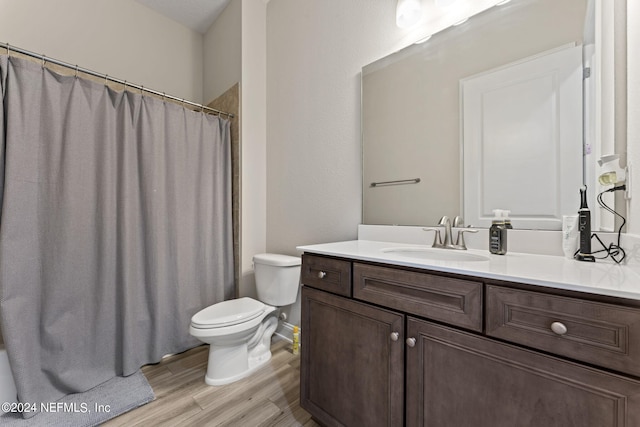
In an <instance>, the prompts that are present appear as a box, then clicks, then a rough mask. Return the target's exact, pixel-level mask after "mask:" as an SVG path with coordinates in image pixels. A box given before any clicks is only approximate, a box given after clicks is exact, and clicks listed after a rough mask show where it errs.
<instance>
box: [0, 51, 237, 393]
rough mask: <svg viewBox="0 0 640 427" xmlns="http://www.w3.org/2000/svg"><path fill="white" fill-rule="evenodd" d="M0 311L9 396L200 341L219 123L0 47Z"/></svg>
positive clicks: (68, 389)
mask: <svg viewBox="0 0 640 427" xmlns="http://www.w3.org/2000/svg"><path fill="white" fill-rule="evenodd" d="M0 89H1V94H2V100H1V101H2V102H1V103H0V117H2V120H0V138H1V139H0V317H1V322H2V323H1V325H2V333H3V335H4V340H5V343H6V348H7V353H8V356H9V361H10V364H11V367H12V370H13V374H14V377H15V380H16V387H17V390H18V394H19V399H20V401H22V402H30V403H33V402H36V403H37V402H45V403H46V402H52V401H55V400H57V399H59V398H60V397H62V396H63V395H65V394H69V393H75V392H82V391H86V390H88V389H90V388H92V387H94V386H96V385H98V384H100V383H102V382H104V381H107V380H109V379H110V378H113V377H114V376H119V375H124V376H126V375H130V374H132V373H134V372H136V371H137V370H138V369H139V368H140V366H142V365H144V364H147V363H152V362H157V361H159V360H160V358H161V357H162V356H163V355H165V354H168V353H177V352H180V351H183V350H186V349H188V348H191V347H193V346H195V345H197V344H198V343H199V342H198V341H197V340H195V339H193V338H191V337H190V335H189V332H188V331H189V322H190V318H191V316H192V315H193V314H194V313H195V312H197V311H198V310H200V309H201V308H203V307H205V306H207V305H210V304H213V303H216V302H218V301H222V300H225V299H229V298H232V297H233V294H234V289H233V286H234V285H233V250H232V234H231V233H232V228H231V173H230V171H231V164H230V161H231V160H230V140H229V138H230V135H229V134H230V132H229V122H228V121H227V120H223V119H220V118H218V117H216V116H212V115H207V114H203V113H200V112H193V111H190V110H186V109H184V108H183V107H182V106H180V105H175V104H171V103H164V102H163V101H162V100H158V99H154V98H150V97H148V96H142V95H141V94H140V93H131V92H124V93H123V92H117V91H114V90H112V89H109V88H107V87H106V86H105V85H103V84H100V83H95V82H91V81H88V80H85V79H82V78H77V77H74V76H61V75H58V74H56V73H54V72H52V71H50V70H48V69H46V68H43V67H42V66H41V65H40V64H37V63H33V62H31V61H27V60H23V59H18V58H15V57H12V58H8V57H7V56H0Z"/></svg>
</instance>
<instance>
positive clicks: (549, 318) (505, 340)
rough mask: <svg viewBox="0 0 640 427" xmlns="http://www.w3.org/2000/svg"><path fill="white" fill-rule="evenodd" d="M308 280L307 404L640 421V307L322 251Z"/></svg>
mask: <svg viewBox="0 0 640 427" xmlns="http://www.w3.org/2000/svg"><path fill="white" fill-rule="evenodd" d="M306 266H312V267H311V268H306ZM337 267H339V268H337ZM325 268H326V269H325ZM331 268H332V269H333V270H332V271H333V273H330V271H329V270H330V269H331ZM336 268H337V269H336ZM336 271H341V272H342V273H341V278H342V280H346V279H345V277H346V276H345V273H344V272H348V274H350V275H351V277H350V278H349V286H347V289H344V286H338V287H336V286H335V282H336V278H337V276H336ZM323 273H324V274H323ZM324 278H329V280H330V281H333V282H334V284H330V286H325V285H324V284H323V283H322V280H323V279H324ZM301 281H302V284H303V288H302V346H301V381H300V387H301V388H300V399H301V406H302V407H303V408H305V409H306V410H307V411H309V412H310V413H311V414H312V415H313V417H314V418H315V419H316V420H317V421H318V422H320V423H322V424H324V425H326V426H354V427H359V426H403V425H406V426H433V427H441V426H445V427H446V426H455V427H458V426H474V427H484V426H491V427H501V426H504V427H512V426H528V427H534V426H540V427H549V426H558V427H571V426H575V427H606V426H626V427H629V426H640V380H638V376H639V373H638V370H639V369H640V354H639V350H638V345H639V343H638V340H640V329H639V328H640V309H639V308H638V306H629V305H627V304H622V303H621V304H617V303H616V301H614V302H611V300H612V299H611V298H604V297H603V299H606V300H607V301H606V302H601V301H595V300H594V296H593V295H591V296H589V297H588V298H587V297H586V296H585V298H580V297H579V296H578V297H576V296H571V297H568V296H566V295H558V291H557V290H555V291H554V290H552V289H549V290H548V291H547V290H546V289H544V288H540V287H536V288H535V291H531V290H530V289H531V288H532V287H530V286H526V285H519V284H517V283H502V282H497V281H488V280H484V279H481V278H474V277H466V276H457V275H450V274H444V273H438V272H431V271H428V270H422V269H420V270H417V269H411V268H404V267H396V266H389V265H380V264H373V263H367V262H361V261H357V260H349V259H338V258H332V257H327V256H319V255H312V254H305V255H304V256H303V268H302V277H301ZM539 289H544V291H539ZM554 292H555V293H554ZM560 294H562V292H560ZM558 324H561V325H562V327H560V326H559V325H558ZM563 328H564V329H563Z"/></svg>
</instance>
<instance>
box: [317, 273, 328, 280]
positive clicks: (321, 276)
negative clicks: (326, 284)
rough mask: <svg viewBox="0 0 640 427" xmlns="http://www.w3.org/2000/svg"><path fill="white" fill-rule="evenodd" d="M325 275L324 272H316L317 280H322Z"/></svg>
mask: <svg viewBox="0 0 640 427" xmlns="http://www.w3.org/2000/svg"><path fill="white" fill-rule="evenodd" d="M326 275H327V273H325V272H324V271H318V279H324V278H325V277H326Z"/></svg>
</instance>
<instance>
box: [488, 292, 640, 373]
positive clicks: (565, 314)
mask: <svg viewBox="0 0 640 427" xmlns="http://www.w3.org/2000/svg"><path fill="white" fill-rule="evenodd" d="M486 325H487V330H486V332H487V335H489V336H492V337H496V338H501V339H505V340H508V341H512V342H515V343H519V344H523V345H526V346H529V347H532V348H536V349H540V350H544V351H548V352H551V353H555V354H559V355H562V356H567V357H570V358H573V359H576V360H581V361H585V362H589V363H593V364H595V365H598V366H602V367H605V368H610V369H614V370H617V371H620V372H625V373H629V374H632V375H640V310H638V309H634V308H628V307H623V306H618V305H613V304H604V303H597V302H591V301H586V300H581V299H577V298H568V297H560V296H554V295H547V294H541V293H537V292H529V291H521V290H516V289H510V288H503V287H499V286H488V287H487V311H486ZM552 326H553V329H552ZM554 330H555V332H554Z"/></svg>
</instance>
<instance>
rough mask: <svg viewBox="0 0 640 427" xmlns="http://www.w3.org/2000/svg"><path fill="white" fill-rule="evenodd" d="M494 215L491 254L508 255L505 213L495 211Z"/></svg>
mask: <svg viewBox="0 0 640 427" xmlns="http://www.w3.org/2000/svg"><path fill="white" fill-rule="evenodd" d="M493 215H494V217H493V220H492V221H491V228H490V229H489V252H491V253H492V254H496V255H504V254H506V253H507V227H506V225H505V223H504V217H503V211H502V210H501V209H494V210H493Z"/></svg>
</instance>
